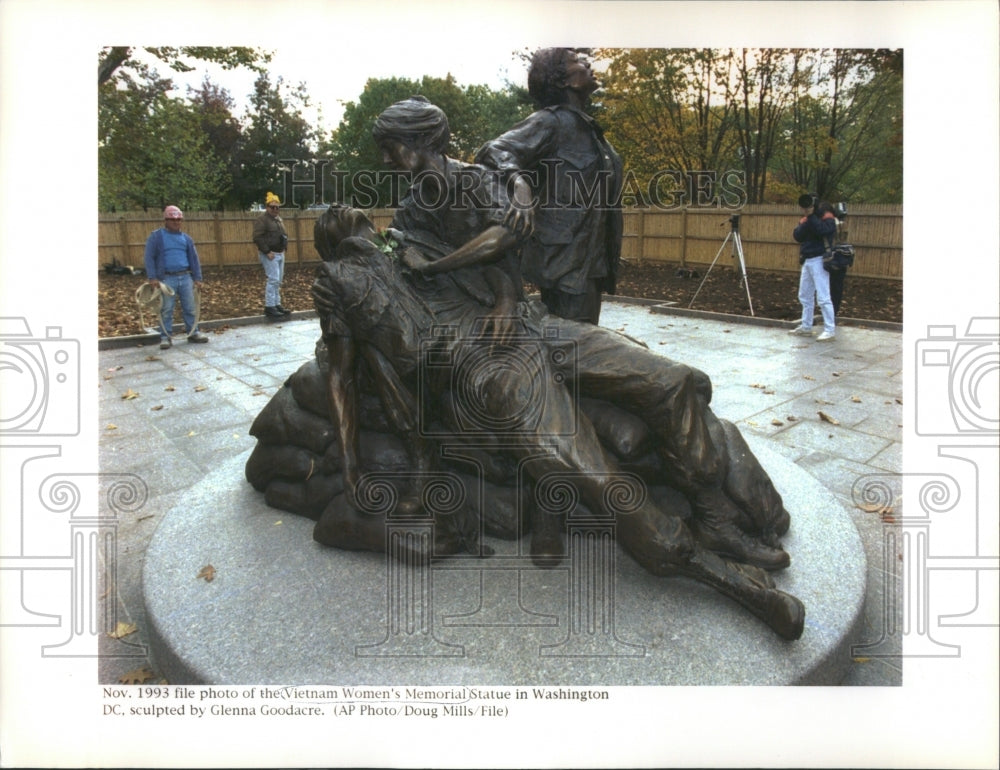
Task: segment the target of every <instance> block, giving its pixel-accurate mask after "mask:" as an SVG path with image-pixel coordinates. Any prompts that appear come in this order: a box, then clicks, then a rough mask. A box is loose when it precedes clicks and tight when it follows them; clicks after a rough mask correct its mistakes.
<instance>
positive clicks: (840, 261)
mask: <svg viewBox="0 0 1000 770" xmlns="http://www.w3.org/2000/svg"><path fill="white" fill-rule="evenodd" d="M853 265H854V247H853V246H852V245H851V244H849V243H838V244H837V245H836V246H830V247H829V248H827V250H826V252H825V253H824V254H823V269H824V270H826V271H827V272H828V273H839V272H842V271H844V270H847V268H849V267H853Z"/></svg>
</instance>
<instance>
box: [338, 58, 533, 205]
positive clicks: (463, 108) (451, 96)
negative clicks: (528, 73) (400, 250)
mask: <svg viewBox="0 0 1000 770" xmlns="http://www.w3.org/2000/svg"><path fill="white" fill-rule="evenodd" d="M417 94H420V95H423V96H426V97H427V98H428V99H429V100H430V101H431V102H433V103H434V104H436V105H437V106H438V107H440V108H441V109H442V110H444V112H445V114H446V115H447V116H448V125H449V127H450V128H451V144H450V147H449V149H448V154H449V155H451V156H452V157H456V158H459V159H461V160H466V161H471V160H472V158H473V156H474V155H475V152H476V150H477V149H479V147H480V146H482V145H483V143H485V142H486V140H488V139H491V138H493V137H494V136H497V135H499V134H500V133H502V132H504V131H506V130H507V129H508V128H510V127H511V126H512V125H513V124H514V123H516V122H517V121H518V120H520V119H522V118H524V117H525V116H527V114H528V113H529V112H530V111H531V107H530V105H529V104H528V102H527V99H526V94H525V93H524V92H523V91H519V90H518V89H515V88H513V87H511V88H507V89H505V90H503V91H499V92H498V91H493V90H492V89H490V88H488V87H486V86H483V85H473V86H467V87H465V88H463V87H461V86H460V85H458V83H457V82H456V81H455V79H454V78H453V77H452V76H451V75H449V76H447V77H446V78H434V77H428V76H425V77H423V78H422V79H421V80H419V81H416V80H408V79H406V78H373V79H370V80H369V81H368V82H367V83H366V84H365V89H364V91H363V92H362V93H361V95H360V96H359V97H358V100H357V101H356V102H349V103H348V104H347V105H346V107H345V108H344V117H343V119H342V120H341V122H340V125H339V126H338V128H337V130H336V131H335V132H334V137H333V139H332V140H331V141H330V142H329V143H328V144H326V145H323V146H321V148H320V150H321V155H325V154H326V153H327V152H328V153H329V154H330V155H332V157H333V158H334V165H335V167H336V170H337V172H338V174H339V175H340V179H339V180H338V182H337V184H336V185H335V186H334V185H331V186H330V187H329V188H328V189H331V190H335V193H334V195H335V196H336V198H337V199H338V200H341V201H348V200H353V201H354V202H355V203H357V204H358V205H360V206H362V207H364V208H370V207H374V206H376V205H378V206H382V205H389V204H390V203H392V198H393V191H392V189H391V184H390V182H389V181H388V180H383V181H382V182H381V183H379V181H378V180H379V172H380V171H382V170H383V169H384V166H383V163H382V156H381V153H380V152H379V150H378V148H377V147H376V146H375V142H374V141H373V140H372V135H371V131H372V127H373V126H374V125H375V119H376V118H377V117H378V115H379V114H380V113H381V112H382V111H383V110H384V109H386V108H387V107H389V106H390V105H391V104H393V103H395V102H398V101H400V100H402V99H407V98H409V97H411V96H415V95H417ZM396 192H397V193H401V192H402V190H401V189H400V190H397V191H396ZM332 199H333V198H332V197H331V200H332Z"/></svg>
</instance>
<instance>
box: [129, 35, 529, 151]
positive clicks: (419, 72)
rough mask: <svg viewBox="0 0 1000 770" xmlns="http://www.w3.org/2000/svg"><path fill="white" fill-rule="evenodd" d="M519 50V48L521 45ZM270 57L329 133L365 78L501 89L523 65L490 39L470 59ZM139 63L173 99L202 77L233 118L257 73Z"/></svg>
mask: <svg viewBox="0 0 1000 770" xmlns="http://www.w3.org/2000/svg"><path fill="white" fill-rule="evenodd" d="M522 48H523V46H522ZM268 50H270V51H271V52H272V54H273V56H272V59H271V63H270V65H269V70H270V73H271V81H272V83H274V82H276V81H277V79H278V78H279V77H280V78H283V79H284V81H285V83H287V84H288V85H290V86H296V85H298V84H299V83H300V82H301V83H305V85H306V89H307V91H308V93H309V99H310V109H309V110H307V117H308V118H309V119H311V120H315V119H317V116H320V118H321V123H322V127H323V128H324V129H326V130H327V131H329V130H331V129H334V128H336V127H337V125H338V124H339V122H340V119H341V117H342V115H343V106H344V104H345V103H346V102H350V101H357V99H358V97H359V96H360V95H361V93H362V91H363V90H364V87H365V83H366V82H367V81H368V80H369V79H370V78H389V77H405V78H410V79H412V80H419V79H420V78H422V77H423V76H424V75H430V76H432V77H438V78H444V77H445V76H447V75H448V74H451V75H454V77H455V78H456V80H457V81H458V83H459V85H461V86H469V85H480V84H482V85H487V86H489V87H490V88H493V89H500V88H502V87H503V86H504V84H505V82H506V81H507V80H511V81H513V82H515V83H521V84H526V82H527V67H526V64H525V63H523V61H522V60H520V59H518V58H517V57H516V56H515V50H517V44H516V42H514V41H506V40H500V39H497V38H496V37H489V38H487V39H484V40H482V41H480V42H479V43H477V45H476V52H475V55H468V52H466V53H465V54H463V56H461V57H458V58H456V57H455V52H454V50H453V49H451V48H449V47H448V46H439V47H436V48H433V47H432V48H430V49H429V50H428V51H426V52H425V53H424V52H422V53H421V54H420V55H415V53H414V51H413V50H412V49H410V48H409V47H406V48H401V47H395V46H386V45H381V46H379V47H377V48H364V47H361V48H359V49H357V50H355V51H351V52H346V51H344V50H338V51H337V53H336V54H335V55H334V54H324V53H322V52H317V51H316V50H315V49H313V48H311V47H308V46H298V45H288V44H283V45H281V46H279V47H277V48H273V49H268ZM139 53H140V56H141V58H143V60H144V61H147V62H149V63H151V64H152V65H153V66H155V67H156V68H157V69H158V71H159V73H160V75H161V76H163V77H170V78H172V79H173V80H174V83H175V86H176V91H175V95H177V96H183V95H184V94H185V92H186V87H187V86H191V87H198V86H200V85H201V83H202V80H203V79H204V77H205V76H206V75H208V77H209V79H210V80H211V81H212V82H213V83H216V84H217V85H219V86H222V87H223V88H225V89H227V90H228V91H229V93H230V95H231V96H232V97H233V99H235V100H236V105H237V106H236V109H235V111H234V112H235V114H236V116H237V117H241V116H242V115H243V113H244V111H245V110H246V108H247V105H248V96H249V94H250V93H252V91H253V84H254V81H255V80H256V78H257V74H256V73H254V72H252V71H250V70H248V69H246V68H245V67H241V68H239V69H237V70H229V71H227V70H223V69H222V68H221V67H219V66H216V65H212V64H203V63H198V62H195V63H196V64H197V65H198V69H197V70H195V71H193V72H189V73H183V74H181V73H175V72H173V71H172V70H170V69H169V68H168V67H167V65H166V64H164V63H163V62H160V61H158V60H157V59H156V58H155V57H152V56H151V55H149V54H146V53H145V52H142V51H140V52H139Z"/></svg>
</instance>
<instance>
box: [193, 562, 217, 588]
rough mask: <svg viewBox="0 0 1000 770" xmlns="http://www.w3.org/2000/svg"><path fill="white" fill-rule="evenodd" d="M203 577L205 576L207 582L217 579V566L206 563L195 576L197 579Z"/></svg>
mask: <svg viewBox="0 0 1000 770" xmlns="http://www.w3.org/2000/svg"><path fill="white" fill-rule="evenodd" d="M202 578H204V580H205V582H206V583H211V582H212V581H213V580H215V567H213V566H212V565H211V564H206V565H205V566H204V567H202V568H201V572H199V573H198V575H197V577H195V580H201V579H202Z"/></svg>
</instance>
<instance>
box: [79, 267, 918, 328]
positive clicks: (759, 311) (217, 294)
mask: <svg viewBox="0 0 1000 770" xmlns="http://www.w3.org/2000/svg"><path fill="white" fill-rule="evenodd" d="M315 269H316V268H315V264H306V265H291V266H288V267H287V268H286V269H285V280H284V285H283V287H282V292H281V294H282V304H283V305H284V306H285V307H286V308H288V309H289V310H311V309H312V306H313V304H312V297H311V296H310V294H309V286H310V284H311V283H312V280H313V275H314V273H315ZM204 272H205V276H204V277H205V285H204V288H203V290H202V309H201V317H202V320H205V321H216V320H223V319H227V318H242V317H244V316H252V315H260V314H261V313H263V297H264V275H263V272H262V271H261V269H260V268H259V267H257V266H256V265H254V266H248V267H230V268H206V269H205V271H204ZM739 278H740V276H739V274H738V272H736V271H734V270H732V269H731V268H729V267H720V266H718V265H716V267H715V268H714V269H712V270H711V271H710V272H709V273H708V277H707V279H705V275H704V274H695V275H686V274H683V272H682V271H679V270H678V266H677V265H676V264H671V263H654V264H650V263H648V262H647V263H645V264H643V265H638V264H635V263H626V264H624V265H622V269H621V272H620V274H619V280H618V294H620V295H622V296H629V297H642V298H646V299H663V300H673V301H675V302H676V303H677V304H678V306H679V307H685V308H686V307H688V305H689V304H690V302H691V299H692V297H694V295H695V293H696V292H697V293H698V296H697V298H696V299H695V302H694V304H693V305H692V308H693V309H695V310H707V311H713V312H719V313H729V314H732V315H750V308H749V303H748V301H747V291H746V288H745V287H744V286H743V285H742V283H741V281H740V280H739ZM703 279H705V280H704V285H703V286H701V284H702V280H703ZM143 280H144V279H143V278H142V277H141V276H134V275H109V274H107V273H105V272H101V273H100V274H99V276H98V336H99V337H121V336H127V335H131V334H141V333H144V332H145V331H146V330H145V328H143V327H142V326H141V325H140V321H139V308H138V306H137V305H136V301H135V291H136V289H137V288H138V287H139V286H140V285H141V283H142V282H143ZM798 282H799V276H798V273H785V272H770V271H763V270H751V271H748V273H747V283H748V284H749V286H750V300H751V301H752V302H753V311H754V313H753V314H754V315H756V316H758V317H762V318H776V319H780V320H785V321H791V320H795V319H797V318H798V317H799V314H800V312H801V307H800V305H799V301H798ZM699 286H701V290H700V291H699ZM144 313H145V321H146V324H147V325H153V324H154V323H155V321H154V320H151V319H150V317H149V313H148V311H144ZM840 315H841V316H843V317H845V318H856V319H862V320H867V321H893V322H896V323H902V321H903V284H902V281H894V280H885V279H876V278H858V277H855V276H852V275H850V274H848V277H847V281H846V283H845V288H844V299H843V302H842V304H841V308H840Z"/></svg>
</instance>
